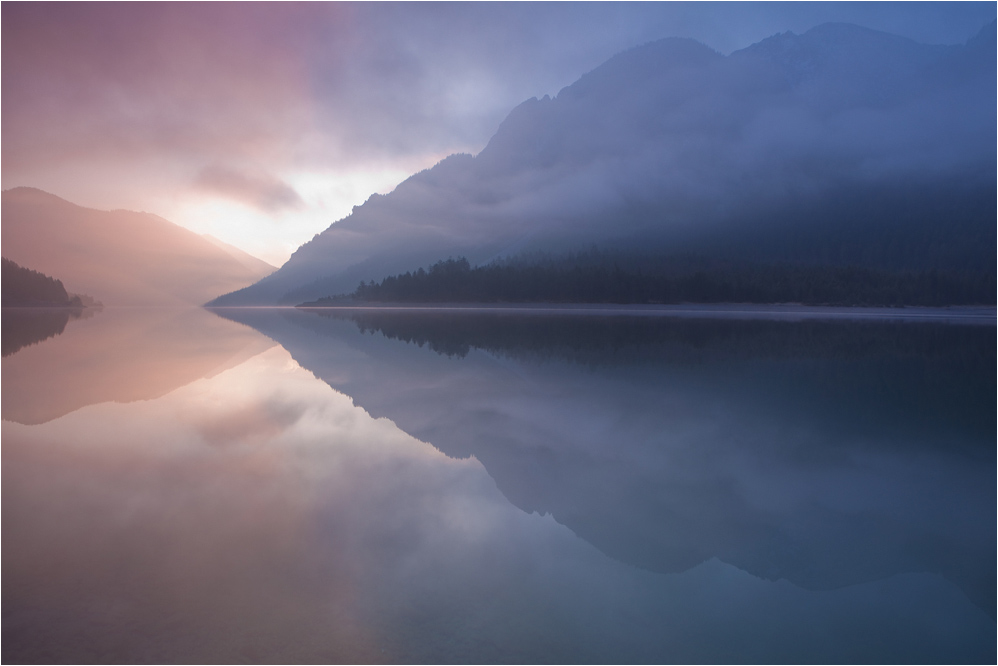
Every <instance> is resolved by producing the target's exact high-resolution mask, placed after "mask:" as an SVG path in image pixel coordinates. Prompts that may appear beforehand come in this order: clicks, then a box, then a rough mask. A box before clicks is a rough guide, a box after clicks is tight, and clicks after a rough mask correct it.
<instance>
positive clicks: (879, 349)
mask: <svg viewBox="0 0 998 666" xmlns="http://www.w3.org/2000/svg"><path fill="white" fill-rule="evenodd" d="M967 312H968V311H953V312H949V313H943V315H940V313H939V312H933V311H917V310H896V311H890V310H887V311H872V310H857V311H850V310H836V311H823V310H821V309H794V308H782V309H781V308H776V309H774V308H758V307H757V308H747V309H746V308H727V309H725V308H706V309H703V308H700V309H698V308H679V309H674V310H672V311H656V310H655V309H654V308H649V309H643V310H642V309H630V310H628V309H625V308H616V309H614V308H604V309H599V308H596V309H593V308H576V309H561V310H559V309H543V308H534V309H524V310H504V309H495V308H483V309H478V310H474V309H470V310H469V309H458V310H452V309H438V310H426V309H405V310H391V309H355V310H350V309H337V310H314V311H309V310H296V309H278V308H275V309H263V308H257V309H245V310H237V309H228V310H218V311H215V312H210V311H207V310H203V309H196V308H192V309H162V308H161V309H156V308H149V309H140V308H135V309H126V308H119V309H116V308H105V309H103V310H102V311H100V312H97V313H95V314H94V313H90V315H91V316H78V313H76V314H73V315H72V316H70V315H63V314H59V313H54V314H53V313H51V312H48V313H45V312H32V313H25V312H17V311H14V310H6V309H5V310H4V313H3V324H4V329H3V336H4V357H3V361H2V380H3V391H2V415H3V424H2V428H3V430H2V436H3V447H2V457H3V459H2V462H3V465H2V481H3V485H2V500H3V502H2V518H3V537H4V539H3V642H2V646H3V647H2V650H3V655H2V656H3V661H4V662H6V663H25V662H76V663H87V662H112V663H113V662H148V661H153V662H227V663H228V662H267V663H272V662H278V663H283V662H291V663H296V662H309V663H314V662H361V663H366V662H374V663H380V662H396V663H397V662H402V663H429V662H433V663H470V662H490V663H495V662H499V663H523V662H529V663H550V662H556V663H558V662H573V663H586V662H599V663H607V662H611V663H613V662H626V663H646V662H655V663H669V662H682V663H691V662H693V663H696V662H726V663H727V662H736V663H774V662H783V663H785V662H794V663H802V662H803V663H813V662H823V663H827V662H843V663H854V662H864V663H870V662H875V663H884V662H886V663H899V662H904V663H929V662H934V663H939V662H942V663H964V662H983V663H993V662H994V661H995V660H996V647H995V646H996V503H995V496H996V447H995V443H996V418H995V416H996V412H995V405H996V371H995V368H996V358H995V356H996V330H995V314H994V309H993V308H991V309H985V310H982V311H970V312H969V314H967Z"/></svg>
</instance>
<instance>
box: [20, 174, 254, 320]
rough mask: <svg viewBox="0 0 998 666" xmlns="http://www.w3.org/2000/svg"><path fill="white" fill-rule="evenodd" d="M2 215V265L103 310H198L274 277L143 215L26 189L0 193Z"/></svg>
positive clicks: (188, 233)
mask: <svg viewBox="0 0 998 666" xmlns="http://www.w3.org/2000/svg"><path fill="white" fill-rule="evenodd" d="M2 212H3V229H2V242H3V254H4V256H5V257H8V258H10V259H11V260H12V261H15V262H17V263H19V264H21V265H24V266H31V267H32V268H33V269H35V270H39V271H41V272H43V273H46V274H50V275H58V276H59V278H60V279H61V280H62V281H63V283H64V284H65V286H66V289H68V290H69V291H73V292H84V293H86V294H88V295H90V296H93V297H94V298H96V299H97V300H99V301H101V302H102V303H104V304H105V305H201V304H203V303H204V302H206V301H208V300H209V299H211V298H213V297H215V296H217V295H218V294H220V293H225V292H227V291H232V290H233V289H238V288H240V287H244V286H246V285H249V284H252V283H253V282H254V281H256V280H259V279H260V278H262V277H264V276H265V275H267V274H268V273H269V272H271V271H272V270H273V267H271V266H270V265H269V264H265V263H264V262H262V261H259V260H257V261H255V262H252V261H249V260H247V259H246V258H245V257H242V256H235V255H236V254H237V253H239V251H238V250H236V249H235V248H231V247H230V248H222V247H219V246H218V244H217V243H218V242H220V241H218V242H212V241H209V240H207V239H205V238H203V237H201V236H199V235H198V234H196V233H194V232H192V231H189V230H187V229H184V228H183V227H180V226H178V225H176V224H173V223H172V222H168V221H167V220H164V219H163V218H161V217H158V216H156V215H152V214H150V213H136V212H131V211H124V210H114V211H101V210H94V209H90V208H83V207H82V206H77V205H75V204H72V203H70V202H68V201H65V200H63V199H60V198H59V197H57V196H55V195H52V194H48V193H46V192H42V191H41V190H37V189H33V188H27V187H18V188H14V189H10V190H4V192H3V198H2ZM243 254H245V253H243ZM247 256H248V255H247Z"/></svg>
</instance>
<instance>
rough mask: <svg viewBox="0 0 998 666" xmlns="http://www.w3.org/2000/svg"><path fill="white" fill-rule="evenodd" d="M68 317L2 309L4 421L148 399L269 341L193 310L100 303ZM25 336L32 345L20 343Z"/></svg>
mask: <svg viewBox="0 0 998 666" xmlns="http://www.w3.org/2000/svg"><path fill="white" fill-rule="evenodd" d="M73 316H74V315H73V313H72V312H70V311H67V312H54V311H52V310H46V311H40V312H38V313H34V312H28V313H25V312H23V309H22V311H18V312H16V313H11V312H9V311H8V310H4V315H3V324H4V330H3V340H4V350H5V351H4V360H3V371H2V372H3V387H4V390H3V395H2V403H3V406H2V410H3V418H4V420H7V421H15V422H17V423H24V424H36V423H44V422H46V421H50V420H52V419H55V418H58V417H60V416H63V415H65V414H68V413H70V412H72V411H75V410H77V409H80V408H81V407H85V406H87V405H93V404H97V403H101V402H109V401H114V402H131V401H135V400H149V399H151V398H155V397H158V396H161V395H164V394H165V393H168V392H169V391H172V390H174V389H176V388H179V387H181V386H184V385H185V384H189V383H190V382H192V381H194V380H195V379H198V378H201V377H206V376H210V375H212V374H214V373H218V372H220V371H222V370H224V369H225V368H227V367H232V366H233V365H235V364H237V363H239V362H241V361H243V360H245V359H246V358H249V357H250V356H252V355H254V354H256V353H259V352H261V351H263V350H264V349H266V348H267V347H268V346H272V343H269V342H267V341H264V340H262V339H261V338H260V336H258V335H256V334H254V333H253V332H252V331H247V330H246V329H245V328H243V327H241V326H237V325H233V324H232V323H231V322H227V321H225V320H222V319H219V318H218V317H214V316H212V315H211V314H209V313H207V312H205V311H204V310H202V309H200V308H135V309H131V308H104V309H103V310H102V311H101V312H99V313H98V314H97V315H96V316H92V317H84V318H83V319H81V320H79V321H75V322H73V323H72V325H71V326H69V327H68V328H66V323H65V322H66V321H68V320H69V318H71V317H73ZM8 327H9V328H8ZM64 329H65V333H63V331H64ZM8 332H11V336H10V338H8ZM32 338H33V339H32ZM29 339H30V341H31V342H37V344H30V343H27V344H28V346H25V345H24V344H22V343H24V341H27V340H29ZM8 344H10V345H11V348H12V349H13V347H14V345H15V344H16V345H19V346H18V347H17V349H15V350H14V351H16V353H14V352H12V353H11V355H9V356H8V355H7V351H6V350H7V345H8Z"/></svg>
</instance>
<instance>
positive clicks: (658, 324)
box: [225, 310, 996, 617]
mask: <svg viewBox="0 0 998 666" xmlns="http://www.w3.org/2000/svg"><path fill="white" fill-rule="evenodd" d="M225 316H227V317H230V318H232V319H236V320H238V321H242V322H244V323H247V324H249V325H251V326H253V327H254V328H257V329H258V330H260V331H261V332H263V333H264V334H266V335H268V336H270V337H272V338H273V339H275V340H277V341H278V342H280V343H281V344H282V345H283V346H284V347H285V348H286V349H287V350H288V351H289V352H290V353H291V354H292V356H293V357H294V358H295V359H296V360H297V361H298V362H299V363H301V364H302V365H303V366H304V367H305V368H307V369H309V370H311V371H312V372H313V373H315V375H316V376H318V377H319V378H321V379H323V380H324V381H326V383H328V384H329V385H330V386H332V387H333V388H336V389H337V390H340V391H343V392H344V393H346V394H347V395H350V396H351V397H353V398H354V400H355V401H356V403H357V404H358V405H360V406H362V407H364V408H365V409H366V410H367V411H369V412H370V413H371V414H372V415H374V416H386V417H388V418H390V419H391V420H392V421H394V422H395V423H396V424H397V425H398V426H399V427H400V428H402V429H403V430H404V431H406V432H408V433H409V434H411V435H413V436H415V437H417V438H419V439H422V440H425V441H428V442H431V443H432V444H433V445H434V446H436V447H437V448H439V449H440V450H441V451H443V452H445V453H447V454H448V455H450V456H453V457H459V458H460V457H466V456H474V457H475V458H477V459H478V460H480V461H481V462H482V463H483V464H484V465H485V467H486V469H487V470H488V472H489V474H490V475H491V476H492V478H493V479H494V480H495V482H496V484H497V485H498V487H499V488H500V490H501V491H502V492H503V494H504V495H505V496H506V497H507V498H508V499H509V500H510V501H511V502H512V503H514V504H515V505H516V506H518V507H520V508H521V509H523V510H524V511H528V512H532V511H536V512H539V513H542V514H545V513H549V514H551V515H553V516H554V518H555V519H556V520H557V521H558V522H560V523H562V524H564V525H566V526H568V527H569V528H571V529H572V530H573V531H574V532H575V533H576V534H578V535H579V536H581V537H582V538H584V539H586V540H587V541H589V542H590V543H592V544H593V545H595V546H596V547H597V548H599V549H600V550H602V551H603V552H604V553H606V554H608V555H610V556H612V557H614V558H616V559H619V560H621V561H623V562H627V563H631V564H634V565H637V566H639V567H642V568H645V569H649V570H652V571H657V572H664V573H672V572H679V571H684V570H687V569H689V568H691V567H693V566H695V565H697V564H699V563H701V562H703V561H705V560H708V559H710V558H712V557H717V558H719V559H721V560H722V561H724V562H728V563H730V564H733V565H735V566H737V567H739V568H741V569H743V570H745V571H748V572H750V573H752V574H754V575H756V576H759V577H762V578H766V579H771V580H775V579H781V578H784V579H787V580H789V581H791V582H793V583H795V584H796V585H799V586H801V587H804V588H808V589H829V588H835V587H840V586H844V585H851V584H856V583H860V582H864V581H872V580H880V579H885V578H888V577H890V576H893V575H896V574H900V573H904V572H933V573H938V574H941V575H943V576H945V577H946V578H948V579H949V580H951V581H953V582H954V583H956V584H957V585H958V586H959V587H960V588H961V589H962V590H963V591H964V592H965V593H966V594H967V595H968V596H969V597H970V598H971V599H972V600H973V601H974V602H975V603H976V604H977V605H978V606H979V607H980V608H982V609H984V610H986V611H987V612H988V613H989V614H991V615H992V617H993V616H994V612H995V611H994V609H995V585H996V582H995V536H996V534H995V514H994V507H993V497H994V494H995V478H994V473H993V472H994V465H995V449H994V441H995V423H994V418H993V417H994V410H993V406H994V404H995V396H996V390H995V376H994V371H993V368H994V367H995V347H994V328H993V326H990V325H988V326H953V325H946V324H939V323H912V322H900V321H864V322H829V321H800V322H786V321H758V320H752V321H739V320H700V319H675V318H627V317H586V316H558V317H551V316H519V317H518V316H511V315H502V314H497V313H494V314H481V315H473V314H469V313H460V314H446V313H439V312H438V313H429V312H427V313H419V312H406V313H398V312H389V311H352V312H351V311H326V312H324V313H323V314H321V315H320V314H316V313H314V312H299V311H281V312H280V313H277V312H266V311H260V310H256V311H249V310H247V311H231V310H230V311H226V313H225ZM400 341H405V342H409V343H413V344H401V343H400Z"/></svg>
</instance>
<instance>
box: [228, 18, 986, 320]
mask: <svg viewBox="0 0 998 666" xmlns="http://www.w3.org/2000/svg"><path fill="white" fill-rule="evenodd" d="M995 52H996V41H995V24H994V23H992V24H991V25H989V26H987V27H986V28H984V29H983V30H982V31H981V32H980V34H978V35H977V36H975V37H974V38H973V39H971V40H969V41H968V42H967V43H966V44H965V45H960V46H929V45H923V44H918V43H916V42H913V41H911V40H908V39H905V38H901V37H896V36H893V35H889V34H885V33H882V32H876V31H873V30H867V29H865V28H861V27H858V26H854V25H845V24H827V25H822V26H818V27H816V28H814V29H812V30H809V31H808V32H806V33H804V34H803V35H794V34H792V33H784V34H779V35H775V36H773V37H770V38H768V39H765V40H763V41H761V42H759V43H758V44H754V45H752V46H750V47H748V48H746V49H743V50H741V51H737V52H735V53H732V54H731V55H729V56H724V55H721V54H719V53H717V52H715V51H713V50H712V49H710V48H708V47H707V46H704V45H703V44H700V43H697V42H695V41H692V40H687V39H665V40H661V41H658V42H653V43H651V44H647V45H645V46H641V47H638V48H635V49H632V50H630V51H626V52H624V53H621V54H619V55H617V56H615V57H613V58H611V59H610V60H609V61H607V62H606V63H604V64H603V65H601V66H600V67H598V68H596V69H595V70H593V71H592V72H590V73H588V74H586V75H584V76H583V77H582V78H581V79H579V80H578V81H577V82H575V83H574V84H572V85H570V86H568V87H567V88H565V89H563V90H562V91H561V92H560V93H559V94H558V95H557V97H555V98H554V99H551V98H548V97H547V96H545V97H544V98H543V99H540V100H538V99H531V100H528V101H527V102H524V103H523V104H521V105H520V106H518V107H517V108H515V109H514V110H513V111H512V112H511V113H510V114H509V116H508V117H507V118H506V119H505V120H504V121H503V123H502V124H501V125H500V127H499V128H498V131H497V132H496V134H495V136H493V137H492V139H491V141H490V142H489V144H488V145H487V146H486V147H485V149H484V150H482V152H481V153H479V154H478V155H476V156H471V155H452V156H450V157H448V158H446V159H445V160H443V161H442V162H440V163H439V164H437V165H436V166H435V167H434V168H432V169H429V170H426V171H423V172H420V173H418V174H416V175H414V176H412V177H411V178H409V179H408V180H406V181H405V182H403V183H401V184H400V185H399V186H398V187H397V188H396V189H395V190H394V191H393V192H392V193H390V194H388V195H386V196H380V195H374V196H372V197H371V198H370V199H369V200H368V201H367V202H366V203H364V204H363V205H362V206H358V207H355V208H354V211H353V213H352V214H351V215H350V216H348V217H347V218H345V219H343V220H341V221H339V222H337V223H335V224H333V225H331V226H330V227H329V228H328V229H326V230H325V231H324V232H322V233H321V234H318V235H317V236H316V237H315V238H313V239H312V240H311V241H310V242H308V243H306V244H305V245H303V246H302V247H301V248H299V249H298V251H297V252H295V254H294V255H293V256H292V257H291V259H290V260H289V261H288V262H287V263H286V264H285V265H284V266H283V267H281V269H280V270H278V271H277V272H275V273H274V274H273V275H270V276H268V277H267V278H265V279H264V280H261V281H260V282H259V283H257V284H255V285H253V286H252V287H249V288H246V289H243V290H240V291H238V292H235V293H233V294H229V295H226V296H224V297H221V298H218V299H216V300H215V301H214V302H213V304H215V305H242V304H265V303H300V302H302V301H306V300H312V299H315V298H319V297H322V296H328V295H331V294H339V293H349V292H352V291H353V290H354V289H355V288H356V287H357V284H358V283H359V282H360V281H361V280H365V281H366V280H381V279H382V278H384V277H386V276H388V275H392V274H398V273H404V272H405V271H409V270H415V269H416V268H418V267H420V266H428V265H431V264H433V263H434V262H436V261H439V260H443V259H446V258H447V257H448V256H455V257H456V256H465V257H467V258H468V259H469V260H470V261H471V263H472V264H473V265H477V264H481V263H483V262H487V261H489V260H491V259H494V258H496V257H501V256H512V255H517V254H520V253H523V252H532V251H538V250H540V251H549V252H551V251H554V252H573V251H578V250H586V249H588V248H590V247H592V246H597V247H599V248H600V249H604V250H611V251H614V252H618V253H620V252H625V253H626V251H628V250H629V249H633V248H640V250H641V252H642V253H643V254H645V255H647V254H649V253H651V252H655V253H658V254H660V255H662V256H669V255H678V254H686V255H689V254H694V255H698V256H705V257H714V258H726V259H737V260H740V261H750V262H756V263H763V264H765V263H767V262H775V263H781V262H782V263H785V262H797V263H806V264H812V265H831V266H843V265H845V266H859V267H866V268H875V269H890V270H930V269H937V270H942V271H947V270H960V271H978V272H984V273H989V272H990V273H993V272H994V270H995V247H996V242H995V226H994V220H995V217H996V206H995V200H996V187H995V181H996V169H995V148H994V146H995V143H996V131H995V122H994V113H995V107H996V93H995V91H996V87H995V76H996V69H995Z"/></svg>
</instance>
